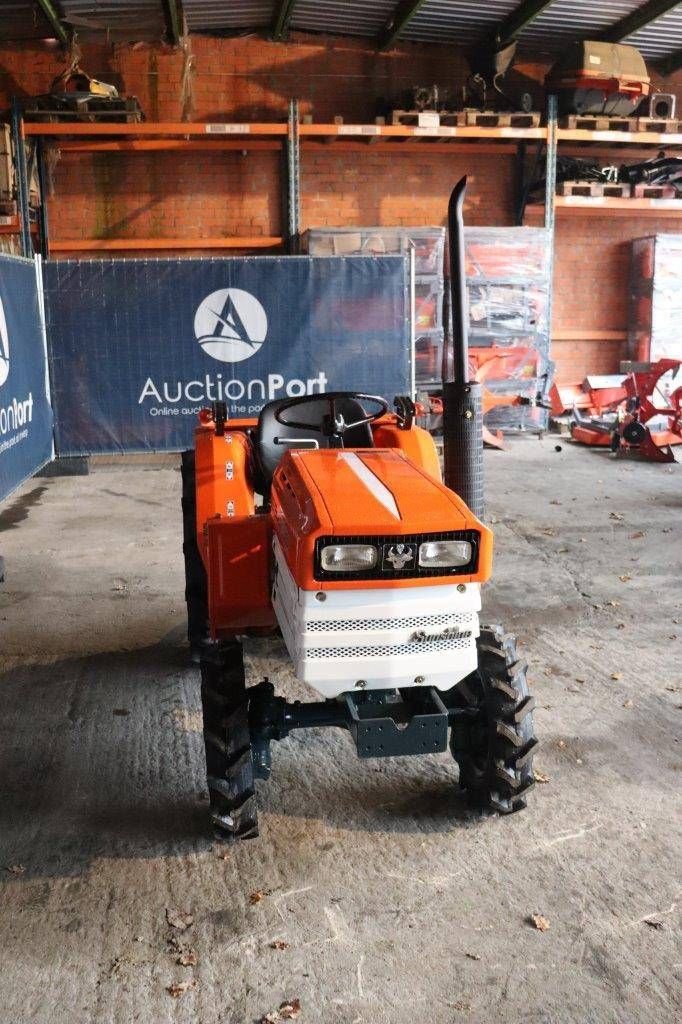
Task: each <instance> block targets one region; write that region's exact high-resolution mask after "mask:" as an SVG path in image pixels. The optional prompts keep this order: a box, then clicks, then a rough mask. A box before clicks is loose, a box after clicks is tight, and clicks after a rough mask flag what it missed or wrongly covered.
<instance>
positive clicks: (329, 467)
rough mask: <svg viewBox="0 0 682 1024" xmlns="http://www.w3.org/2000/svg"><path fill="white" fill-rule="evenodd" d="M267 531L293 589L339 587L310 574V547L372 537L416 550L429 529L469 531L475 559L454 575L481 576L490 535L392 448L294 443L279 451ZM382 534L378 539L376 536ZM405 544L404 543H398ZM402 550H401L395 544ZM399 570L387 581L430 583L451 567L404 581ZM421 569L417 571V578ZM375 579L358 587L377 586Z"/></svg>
mask: <svg viewBox="0 0 682 1024" xmlns="http://www.w3.org/2000/svg"><path fill="white" fill-rule="evenodd" d="M271 511H272V519H273V528H274V531H275V535H276V537H277V540H278V542H279V546H280V548H281V550H282V552H283V554H284V557H285V559H286V561H287V564H288V566H289V569H290V570H291V573H292V575H293V576H294V579H295V580H296V582H297V584H298V586H299V587H301V588H303V589H305V590H309V589H319V588H320V587H323V588H324V589H326V588H329V587H332V588H343V587H348V586H351V585H355V586H357V581H356V582H355V584H353V583H352V582H351V583H349V582H348V581H347V580H338V581H337V580H330V579H328V578H325V577H323V576H322V575H320V573H319V572H318V569H319V566H318V564H317V558H316V545H318V546H319V544H324V543H325V540H329V541H330V542H331V543H336V544H338V543H343V542H344V540H346V538H347V539H348V541H349V542H351V543H352V539H353V538H355V539H356V540H357V539H358V538H368V539H370V540H369V542H370V543H371V542H372V540H373V539H374V538H376V539H377V543H379V544H380V545H381V547H382V550H383V547H384V546H385V545H388V546H389V547H390V546H392V545H393V543H401V542H402V543H407V544H408V545H409V547H410V549H413V550H414V551H416V545H417V544H418V543H420V542H421V541H422V540H426V539H430V538H434V535H442V534H452V533H454V532H459V531H475V533H476V534H477V535H478V539H477V542H476V548H477V551H478V556H477V564H476V566H475V567H474V568H473V569H472V570H471V571H470V573H469V574H464V573H463V574H462V575H461V576H459V577H458V579H461V580H462V581H466V579H468V580H469V581H471V582H484V580H486V579H488V577H489V576H490V570H491V565H492V534H491V533H490V531H489V530H488V529H487V527H485V526H484V525H483V524H482V523H481V522H479V520H478V519H477V518H476V516H474V515H473V513H472V512H471V511H470V510H469V509H468V508H467V506H466V505H465V504H464V502H463V501H462V500H461V499H460V498H459V497H458V496H457V495H456V494H455V493H454V492H453V491H451V490H449V489H448V488H447V487H445V486H444V485H443V484H442V483H440V481H438V480H436V479H435V478H434V477H432V476H430V475H429V473H427V472H426V471H425V470H424V469H422V468H421V467H420V466H418V465H416V464H415V463H414V462H412V460H411V459H410V458H409V457H408V456H407V455H406V454H405V453H404V452H403V451H401V450H400V449H396V448H355V449H344V448H340V449H339V448H331V449H320V450H312V451H311V450H302V449H294V450H291V451H289V452H287V454H286V455H285V456H284V458H283V459H282V461H281V463H280V465H279V468H278V469H277V471H276V472H275V476H274V478H273V488H272V507H271ZM382 538H383V539H382ZM406 550H407V549H406ZM401 551H402V548H401ZM407 575H408V571H407V569H406V570H405V572H404V573H403V574H402V578H401V577H400V574H396V577H395V579H393V580H392V581H391V586H402V585H408V584H409V585H412V586H415V585H431V584H433V583H438V582H441V583H442V582H443V577H444V576H446V577H447V578H448V579H452V573H443V574H440V573H439V574H436V575H432V576H430V577H429V578H423V579H422V578H420V579H418V580H417V579H414V578H413V579H409V580H408V579H407ZM423 575H424V574H423V573H422V572H421V570H420V577H421V576H423ZM386 582H387V579H386V574H385V573H383V574H382V579H381V580H379V579H377V580H375V581H370V580H367V581H366V582H364V583H363V586H381V585H385V584H386Z"/></svg>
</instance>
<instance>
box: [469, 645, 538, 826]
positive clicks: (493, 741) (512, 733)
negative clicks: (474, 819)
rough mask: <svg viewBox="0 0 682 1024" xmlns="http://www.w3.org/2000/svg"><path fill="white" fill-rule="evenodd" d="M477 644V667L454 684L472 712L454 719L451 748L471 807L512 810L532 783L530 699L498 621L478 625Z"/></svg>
mask: <svg viewBox="0 0 682 1024" xmlns="http://www.w3.org/2000/svg"><path fill="white" fill-rule="evenodd" d="M477 648H478V669H477V670H476V672H473V673H472V674H471V675H470V676H467V678H466V679H464V680H463V681H462V682H461V683H459V684H458V685H457V686H456V687H455V693H456V696H457V698H458V703H459V705H460V707H464V708H468V709H470V710H471V711H476V712H477V714H476V715H475V717H472V718H460V719H459V720H456V721H455V724H454V726H453V728H452V733H451V736H450V749H451V752H452V756H453V757H454V759H455V760H456V761H457V763H458V765H459V781H460V786H462V788H464V789H466V791H467V795H468V797H469V802H470V803H471V804H472V806H474V807H476V808H478V809H480V810H483V811H496V812H498V813H499V814H513V813H514V812H515V811H520V810H522V809H523V808H524V807H525V806H526V795H527V794H528V792H529V791H530V790H531V789H532V788H533V786H534V785H535V779H534V776H533V754H534V752H535V750H536V749H537V747H538V741H537V740H536V738H535V735H534V733H533V708H534V707H535V699H534V698H533V697H531V695H530V693H529V691H528V683H527V681H526V666H525V665H524V664H523V662H520V661H519V660H518V659H517V654H516V640H515V638H514V637H513V636H511V635H510V634H508V633H505V632H504V630H503V629H502V627H501V626H483V627H481V635H480V636H479V638H478V640H477Z"/></svg>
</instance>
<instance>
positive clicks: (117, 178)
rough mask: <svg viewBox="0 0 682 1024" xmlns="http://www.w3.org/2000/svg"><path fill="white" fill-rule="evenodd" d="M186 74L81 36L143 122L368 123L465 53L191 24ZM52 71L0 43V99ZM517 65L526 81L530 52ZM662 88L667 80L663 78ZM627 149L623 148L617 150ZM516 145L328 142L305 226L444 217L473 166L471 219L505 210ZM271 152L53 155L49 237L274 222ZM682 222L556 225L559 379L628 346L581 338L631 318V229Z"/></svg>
mask: <svg viewBox="0 0 682 1024" xmlns="http://www.w3.org/2000/svg"><path fill="white" fill-rule="evenodd" d="M191 46H192V53H193V57H194V67H195V72H194V75H193V78H192V83H193V84H192V90H191V99H192V103H191V104H188V103H187V98H186V97H185V99H184V100H183V97H182V95H181V83H182V79H183V54H182V53H181V52H173V51H171V50H169V49H168V48H165V47H161V46H157V47H152V46H137V47H131V46H115V47H111V48H108V47H101V46H100V47H96V46H87V47H84V55H83V61H82V63H83V66H84V67H85V68H86V70H88V71H89V72H90V73H91V74H93V75H95V76H99V77H102V78H104V79H105V80H107V79H109V80H114V81H116V82H117V83H118V84H119V85H120V86H121V87H122V88H123V89H124V90H125V91H126V92H128V93H133V94H135V95H137V97H138V98H139V100H140V103H141V105H142V107H143V109H144V110H145V112H146V114H147V117H148V119H150V120H163V121H178V120H181V119H182V116H183V111H184V113H185V114H189V116H190V117H191V119H194V120H216V121H220V120H233V121H238V120H283V119H284V118H285V116H286V106H287V102H288V99H289V97H291V96H294V95H296V96H298V97H299V98H300V101H301V110H302V113H308V112H309V113H312V114H313V116H314V119H315V120H316V121H330V120H331V119H332V118H333V116H334V115H335V114H341V115H343V117H344V118H345V120H346V121H349V122H363V121H365V122H366V121H368V120H369V121H371V120H372V119H373V117H374V115H375V114H376V113H377V110H376V107H375V103H376V97H386V98H388V97H393V96H396V95H398V94H399V93H400V92H401V91H402V90H404V89H407V88H408V87H409V86H410V85H411V84H414V83H419V82H432V81H439V82H450V83H452V85H453V87H454V88H459V87H460V86H461V84H462V83H463V81H464V79H465V75H466V64H465V62H464V61H463V59H462V58H461V57H460V56H458V54H457V52H456V51H454V50H453V49H452V48H451V47H436V46H423V45H410V46H405V47H402V48H399V49H396V50H392V51H391V52H390V53H386V54H377V53H376V51H375V50H374V48H373V47H372V46H371V45H370V44H369V43H368V42H366V41H362V40H350V39H340V38H339V39H332V38H326V37H325V38H314V39H313V38H312V37H305V36H294V37H293V39H292V42H290V43H288V44H276V43H271V42H267V41H265V40H262V39H259V38H257V37H256V36H251V37H248V38H243V39H211V38H209V37H201V36H198V37H192V41H191ZM59 70H61V65H60V64H59V61H58V52H57V51H56V50H55V49H54V48H50V47H48V46H46V45H33V46H30V45H27V46H17V47H13V48H9V47H8V48H5V49H3V50H2V51H1V52H0V104H3V105H4V104H6V103H7V102H8V100H9V97H10V96H11V95H12V94H13V93H14V94H18V95H20V96H26V95H31V94H34V93H37V92H44V91H47V90H48V89H49V86H50V82H51V80H52V78H53V77H54V75H55V74H56V73H57V72H58V71H59ZM521 71H522V72H523V74H524V76H526V77H527V79H528V80H529V81H530V83H531V87H534V83H536V82H538V81H540V80H541V79H542V76H543V68H542V67H541V66H539V65H532V64H529V63H527V64H525V65H523V66H522V68H521ZM668 85H670V83H668ZM622 158H623V152H622V151H620V152H619V153H618V156H617V159H619V160H620V159H622ZM513 169H514V165H513V156H512V155H511V153H510V154H509V155H502V154H497V155H494V156H490V155H483V154H479V153H465V152H463V151H462V150H461V149H460V150H458V147H457V146H456V144H453V147H452V154H451V155H450V154H434V153H430V152H429V146H428V143H416V144H412V143H406V144H405V145H404V152H402V150H401V152H400V153H397V154H390V155H389V154H383V155H382V154H381V153H380V152H376V153H375V152H374V151H373V147H371V146H367V147H366V148H365V149H364V150H363V151H362V153H360V154H357V153H340V152H338V151H337V152H334V146H333V144H332V145H329V146H318V147H315V148H314V149H306V150H305V151H304V152H303V156H302V219H303V227H304V228H305V227H308V226H312V225H320V224H329V225H352V224H359V223H364V224H370V223H371V224H386V225H390V224H415V223H416V224H419V223H423V224H442V223H444V218H445V209H446V205H447V197H448V194H449V191H450V188H451V186H452V183H453V182H454V181H455V180H456V179H457V177H459V175H461V174H462V173H467V174H468V175H469V181H470V183H469V189H468V193H467V206H466V211H465V215H466V219H467V222H468V223H470V224H477V225H496V226H503V225H508V224H511V223H513V219H512V210H513ZM279 170H280V168H279V154H278V153H274V152H257V151H251V152H248V153H245V154H242V153H241V152H211V153H206V152H201V153H189V152H172V153H167V152H166V153H164V152H159V153H137V154H131V153H128V154H125V155H123V154H106V153H100V154H63V155H62V156H61V157H60V158H59V159H58V160H57V161H56V164H55V167H54V175H53V177H54V195H53V197H52V198H51V199H50V202H49V216H50V229H51V234H52V235H53V237H54V238H60V239H73V238H87V237H107V236H108V237H126V238H131V239H134V238H136V237H137V238H141V237H146V236H166V237H171V238H172V237H183V236H184V237H198V238H201V237H202V236H203V237H205V238H207V237H222V236H231V235H248V236H254V235H256V236H258V235H279V234H281V233H282V224H281V198H280V177H279ZM677 223H679V222H677V221H674V220H666V219H665V218H661V219H660V221H659V220H655V221H654V220H652V219H650V218H647V219H641V220H634V219H633V220H629V219H627V218H601V219H598V220H594V218H589V219H588V218H587V217H586V218H571V219H566V220H560V221H559V223H558V227H557V251H556V273H555V284H556V287H555V311H554V324H553V326H554V330H555V333H556V334H557V335H559V337H558V339H557V340H556V341H555V343H554V346H553V351H554V356H555V359H556V360H557V363H558V369H559V377H560V379H563V380H566V381H570V380H574V379H575V380H578V379H580V378H581V377H582V376H584V374H585V373H586V372H588V371H592V372H611V371H614V370H616V369H617V365H618V360H619V359H620V358H622V357H623V356H624V354H625V351H624V349H625V345H624V342H622V341H619V340H617V338H616V339H614V338H607V339H604V338H600V339H598V340H587V341H585V340H580V338H579V337H572V336H571V332H575V334H576V335H580V334H582V333H584V332H586V331H592V332H594V331H608V332H618V331H621V332H622V331H624V330H625V327H626V323H627V277H628V273H627V263H628V241H629V239H631V238H635V237H639V236H641V235H644V234H649V233H652V232H653V231H671V230H675V229H676V225H677Z"/></svg>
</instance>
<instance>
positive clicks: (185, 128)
mask: <svg viewBox="0 0 682 1024" xmlns="http://www.w3.org/2000/svg"><path fill="white" fill-rule="evenodd" d="M287 132H288V126H287V125H286V124H278V123H274V122H272V123H265V122H253V123H250V122H245V123H229V122H226V123H222V122H201V123H199V122H182V121H181V122H172V121H158V122H153V121H140V122H136V123H132V124H123V123H116V124H110V123H106V124H97V123H93V122H87V123H83V122H77V121H71V122H68V121H65V122H57V121H26V122H25V123H24V134H25V135H27V136H30V135H38V136H50V137H54V138H58V137H64V136H72V137H75V136H78V137H81V138H83V137H87V138H93V139H94V138H98V137H106V136H137V137H145V138H149V137H153V136H166V137H168V138H172V137H178V138H183V137H191V138H196V137H204V138H207V137H210V138H212V139H218V138H225V136H249V137H253V136H259V135H261V136H262V135H265V136H268V135H270V136H276V137H280V138H283V137H286V135H287ZM299 135H300V137H301V139H306V138H316V137H317V138H332V139H353V138H354V139H366V140H368V141H369V140H372V139H376V140H379V139H441V140H447V139H452V140H458V139H463V140H464V139H469V140H472V139H474V140H475V139H479V140H480V139H490V140H497V141H501V140H523V139H544V138H546V137H547V129H546V128H479V127H476V126H473V125H467V126H465V127H461V128H455V127H450V126H448V125H442V126H440V127H438V128H419V127H414V126H411V125H390V124H387V125H376V124H302V125H299Z"/></svg>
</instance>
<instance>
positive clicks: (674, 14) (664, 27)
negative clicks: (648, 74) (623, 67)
mask: <svg viewBox="0 0 682 1024" xmlns="http://www.w3.org/2000/svg"><path fill="white" fill-rule="evenodd" d="M623 42H624V43H630V45H631V46H636V47H637V49H638V50H639V51H640V53H641V54H642V55H643V56H644V57H648V58H649V60H656V59H657V58H660V57H667V56H668V55H669V54H670V53H673V52H674V51H675V50H677V49H680V48H682V4H678V5H677V7H674V8H673V9H672V11H668V13H667V14H664V15H663V17H662V18H658V19H657V20H656V21H652V22H651V24H650V25H647V26H646V27H645V28H641V29H640V30H639V32H634V33H633V34H632V35H631V36H628V38H627V39H624V40H623Z"/></svg>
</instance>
